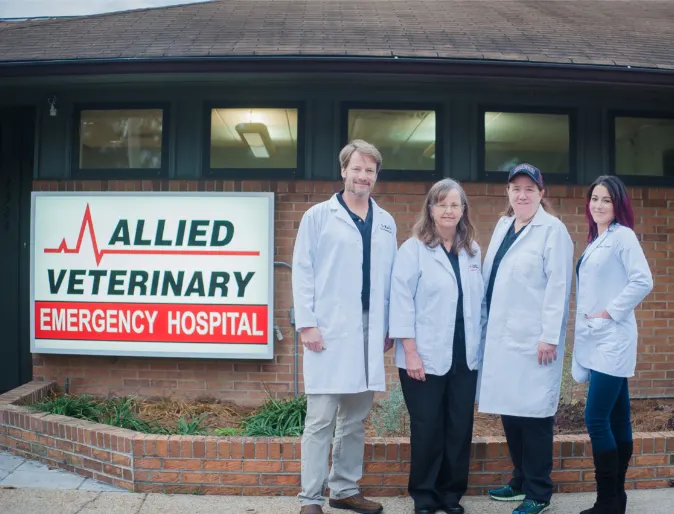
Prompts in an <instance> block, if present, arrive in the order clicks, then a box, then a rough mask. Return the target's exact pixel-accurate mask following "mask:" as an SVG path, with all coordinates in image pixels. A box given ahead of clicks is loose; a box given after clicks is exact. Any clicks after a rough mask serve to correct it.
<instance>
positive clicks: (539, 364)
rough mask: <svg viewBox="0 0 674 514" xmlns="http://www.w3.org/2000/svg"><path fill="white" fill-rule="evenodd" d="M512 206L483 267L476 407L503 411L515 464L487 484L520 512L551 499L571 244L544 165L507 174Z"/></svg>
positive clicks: (530, 512) (527, 513)
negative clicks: (498, 483) (551, 199)
mask: <svg viewBox="0 0 674 514" xmlns="http://www.w3.org/2000/svg"><path fill="white" fill-rule="evenodd" d="M507 193H508V201H509V207H508V212H507V213H506V216H504V217H502V218H501V219H500V220H499V221H498V223H497V224H496V228H495V230H494V234H493V235H492V238H491V242H490V244H489V249H488V251H487V255H486V256H485V261H484V266H483V276H484V280H485V284H486V288H487V292H486V294H485V299H484V303H483V309H482V312H483V315H482V319H483V331H482V336H483V337H484V339H485V349H484V361H483V365H482V367H481V378H480V389H479V411H480V412H485V413H491V414H500V415H501V419H502V422H503V428H504V430H505V434H506V439H507V441H508V448H509V450H510V456H511V459H512V462H513V466H514V472H513V478H512V480H511V481H510V483H509V484H507V485H504V486H503V487H501V488H499V489H493V490H491V491H489V495H490V496H491V497H492V498H493V499H495V500H500V501H522V500H523V501H522V503H521V504H520V505H519V506H518V507H517V508H516V509H515V510H514V513H516V514H520V513H521V514H539V513H540V512H542V511H543V510H546V509H547V508H548V507H549V506H550V499H551V497H552V491H553V483H552V479H551V477H550V474H551V471H552V445H553V426H554V415H555V413H556V411H557V406H558V403H559V391H560V387H561V378H562V363H563V360H564V340H565V332H566V322H567V319H568V309H569V295H570V290H571V281H572V276H573V243H572V241H571V238H570V237H569V233H568V231H567V229H566V227H565V226H564V224H563V223H562V222H561V221H560V220H559V219H557V218H556V217H554V216H553V215H551V214H549V213H548V212H546V209H549V207H546V203H545V200H544V194H545V188H544V184H543V177H542V175H541V172H540V171H539V170H538V169H537V168H535V167H534V166H531V165H529V164H520V165H518V166H516V167H514V168H513V169H512V170H511V172H510V174H509V176H508V188H507Z"/></svg>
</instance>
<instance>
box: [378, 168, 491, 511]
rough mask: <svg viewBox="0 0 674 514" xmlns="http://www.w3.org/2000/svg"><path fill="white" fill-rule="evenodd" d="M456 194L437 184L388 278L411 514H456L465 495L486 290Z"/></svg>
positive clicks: (464, 208) (453, 187)
mask: <svg viewBox="0 0 674 514" xmlns="http://www.w3.org/2000/svg"><path fill="white" fill-rule="evenodd" d="M480 270H481V261H480V247H479V246H478V245H477V243H476V242H475V228H474V227H473V223H472V222H471V219H470V206H469V205H468V199H467V198H466V194H465V193H464V191H463V189H462V188H461V186H460V185H459V184H458V183H457V182H455V181H453V180H450V179H444V180H441V181H440V182H437V183H436V184H435V185H433V187H431V189H430V191H429V192H428V194H427V195H426V199H425V200H424V205H423V207H422V209H421V214H420V215H419V218H418V220H417V223H416V225H415V226H414V230H413V236H412V237H411V238H410V239H408V240H407V241H405V243H403V245H402V246H401V247H400V249H399V250H398V254H397V256H396V261H395V264H394V267H393V273H392V277H391V308H390V321H389V335H390V337H392V338H396V339H397V340H398V341H397V346H396V355H395V362H396V366H397V367H398V368H399V370H398V371H399V375H400V383H401V386H402V390H403V395H404V397H405V403H406V405H407V409H408V411H409V414H410V428H411V437H410V444H411V464H410V476H409V483H408V489H409V494H410V496H411V497H412V499H413V500H414V510H415V513H417V514H427V513H433V512H435V511H436V510H438V509H441V510H443V511H445V512H446V513H448V514H461V513H462V512H463V507H462V506H461V505H460V503H459V501H460V500H461V497H462V496H463V495H464V494H465V492H466V489H467V487H468V468H469V460H470V448H471V437H472V432H473V409H474V405H475V390H476V387H477V368H478V365H479V361H480V359H481V351H480V307H481V303H482V296H483V291H484V286H483V282H482V274H481V271H480Z"/></svg>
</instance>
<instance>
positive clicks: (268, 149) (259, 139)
mask: <svg viewBox="0 0 674 514" xmlns="http://www.w3.org/2000/svg"><path fill="white" fill-rule="evenodd" d="M236 131H237V132H238V133H239V136H241V140H242V141H244V142H245V143H246V144H247V145H248V146H249V147H250V150H251V152H253V155H254V156H255V157H257V158H259V159H268V158H269V157H271V156H272V155H274V152H275V150H276V148H275V147H274V143H273V141H272V140H271V137H270V136H269V130H268V129H267V126H266V125H265V124H264V123H239V124H238V125H237V126H236Z"/></svg>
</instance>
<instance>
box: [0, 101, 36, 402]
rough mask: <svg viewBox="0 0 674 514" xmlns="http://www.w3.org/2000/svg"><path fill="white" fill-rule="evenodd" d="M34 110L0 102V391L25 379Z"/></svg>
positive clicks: (29, 375)
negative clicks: (0, 105) (4, 104)
mask: <svg viewBox="0 0 674 514" xmlns="http://www.w3.org/2000/svg"><path fill="white" fill-rule="evenodd" d="M34 134H35V109H34V108H32V107H0V276H1V277H2V278H1V280H0V393H3V392H6V391H9V390H10V389H14V388H15V387H18V386H20V385H21V384H25V383H26V382H29V381H30V380H31V378H32V363H31V354H30V326H29V324H30V316H29V309H30V291H29V287H30V274H29V273H30V253H29V252H30V248H29V242H30V191H31V181H32V176H33V153H34V148H35V139H34V137H35V135H34Z"/></svg>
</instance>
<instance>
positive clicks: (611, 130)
mask: <svg viewBox="0 0 674 514" xmlns="http://www.w3.org/2000/svg"><path fill="white" fill-rule="evenodd" d="M616 118H646V119H649V118H650V119H659V120H663V119H666V120H672V121H674V112H672V111H638V110H618V109H616V110H610V111H608V138H609V140H608V152H609V154H608V172H609V175H615V176H616V177H618V178H619V179H620V180H622V181H623V183H624V184H626V185H630V186H665V187H671V186H674V176H672V177H665V176H657V175H621V174H619V173H617V170H616V164H617V163H616V156H615V151H616V144H615V125H616Z"/></svg>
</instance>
